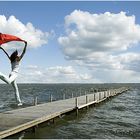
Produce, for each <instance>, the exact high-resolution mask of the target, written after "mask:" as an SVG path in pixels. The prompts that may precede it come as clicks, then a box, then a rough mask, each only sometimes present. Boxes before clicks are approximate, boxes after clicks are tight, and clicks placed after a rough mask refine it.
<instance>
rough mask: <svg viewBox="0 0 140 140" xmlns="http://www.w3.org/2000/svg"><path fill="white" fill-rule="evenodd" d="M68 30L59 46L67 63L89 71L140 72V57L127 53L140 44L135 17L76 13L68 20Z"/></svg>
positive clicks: (139, 28)
mask: <svg viewBox="0 0 140 140" xmlns="http://www.w3.org/2000/svg"><path fill="white" fill-rule="evenodd" d="M65 28H66V35H65V36H61V37H59V38H58V42H59V44H60V45H61V49H62V51H63V53H64V55H65V58H66V59H68V60H71V61H74V62H76V63H78V64H79V65H83V66H86V67H88V68H89V69H103V70H109V69H110V70H132V71H139V72H140V68H139V64H140V55H139V53H135V52H130V53H128V52H127V50H128V48H131V47H135V46H136V45H137V44H138V43H139V41H140V25H139V24H136V23H135V16H134V15H132V16H127V15H126V13H125V12H120V13H118V14H114V13H110V12H106V13H103V14H91V13H89V12H84V11H80V10H75V11H73V12H72V13H71V14H70V15H67V16H66V17H65Z"/></svg>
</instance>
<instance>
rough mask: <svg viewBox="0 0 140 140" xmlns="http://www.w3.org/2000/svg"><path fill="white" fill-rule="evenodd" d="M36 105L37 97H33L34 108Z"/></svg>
mask: <svg viewBox="0 0 140 140" xmlns="http://www.w3.org/2000/svg"><path fill="white" fill-rule="evenodd" d="M36 105H37V96H35V97H34V106H36Z"/></svg>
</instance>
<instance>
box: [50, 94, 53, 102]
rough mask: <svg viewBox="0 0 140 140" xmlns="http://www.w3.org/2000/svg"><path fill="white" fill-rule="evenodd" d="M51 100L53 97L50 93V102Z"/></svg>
mask: <svg viewBox="0 0 140 140" xmlns="http://www.w3.org/2000/svg"><path fill="white" fill-rule="evenodd" d="M52 100H53V97H52V94H50V102H52Z"/></svg>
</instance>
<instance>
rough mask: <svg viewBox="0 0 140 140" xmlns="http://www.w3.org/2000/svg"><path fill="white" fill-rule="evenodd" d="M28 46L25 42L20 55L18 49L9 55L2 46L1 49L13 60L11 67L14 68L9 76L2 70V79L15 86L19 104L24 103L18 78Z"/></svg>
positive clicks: (0, 77)
mask: <svg viewBox="0 0 140 140" xmlns="http://www.w3.org/2000/svg"><path fill="white" fill-rule="evenodd" d="M26 47H27V42H25V47H24V49H23V52H22V54H21V55H20V56H18V51H17V50H16V51H14V52H13V53H12V54H11V56H9V55H8V53H7V52H6V51H5V50H4V49H3V48H2V47H1V46H0V49H2V50H3V51H4V53H5V54H6V55H7V57H8V58H9V60H10V62H11V68H12V71H11V73H10V74H9V77H7V76H6V75H4V74H3V73H1V72H0V79H1V80H3V81H4V82H6V83H7V84H11V85H12V86H13V88H14V90H15V96H16V101H17V103H18V106H20V105H22V102H21V100H20V96H19V90H18V86H17V83H16V78H17V76H18V71H19V65H20V60H21V59H22V58H23V56H24V54H25V52H26Z"/></svg>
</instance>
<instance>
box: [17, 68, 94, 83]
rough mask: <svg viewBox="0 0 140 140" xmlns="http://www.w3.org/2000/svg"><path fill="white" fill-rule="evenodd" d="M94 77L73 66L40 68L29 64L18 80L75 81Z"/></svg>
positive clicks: (40, 81)
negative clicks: (79, 71) (80, 71)
mask: <svg viewBox="0 0 140 140" xmlns="http://www.w3.org/2000/svg"><path fill="white" fill-rule="evenodd" d="M92 79H93V77H92V76H91V75H90V74H88V73H78V72H77V71H76V70H75V69H74V68H73V67H72V66H55V67H48V68H40V67H38V66H34V65H29V66H27V67H26V68H24V69H22V70H21V72H20V73H19V77H18V81H19V82H24V83H28V82H29V83H30V82H31V83H71V82H72V83H74V82H89V80H92Z"/></svg>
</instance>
